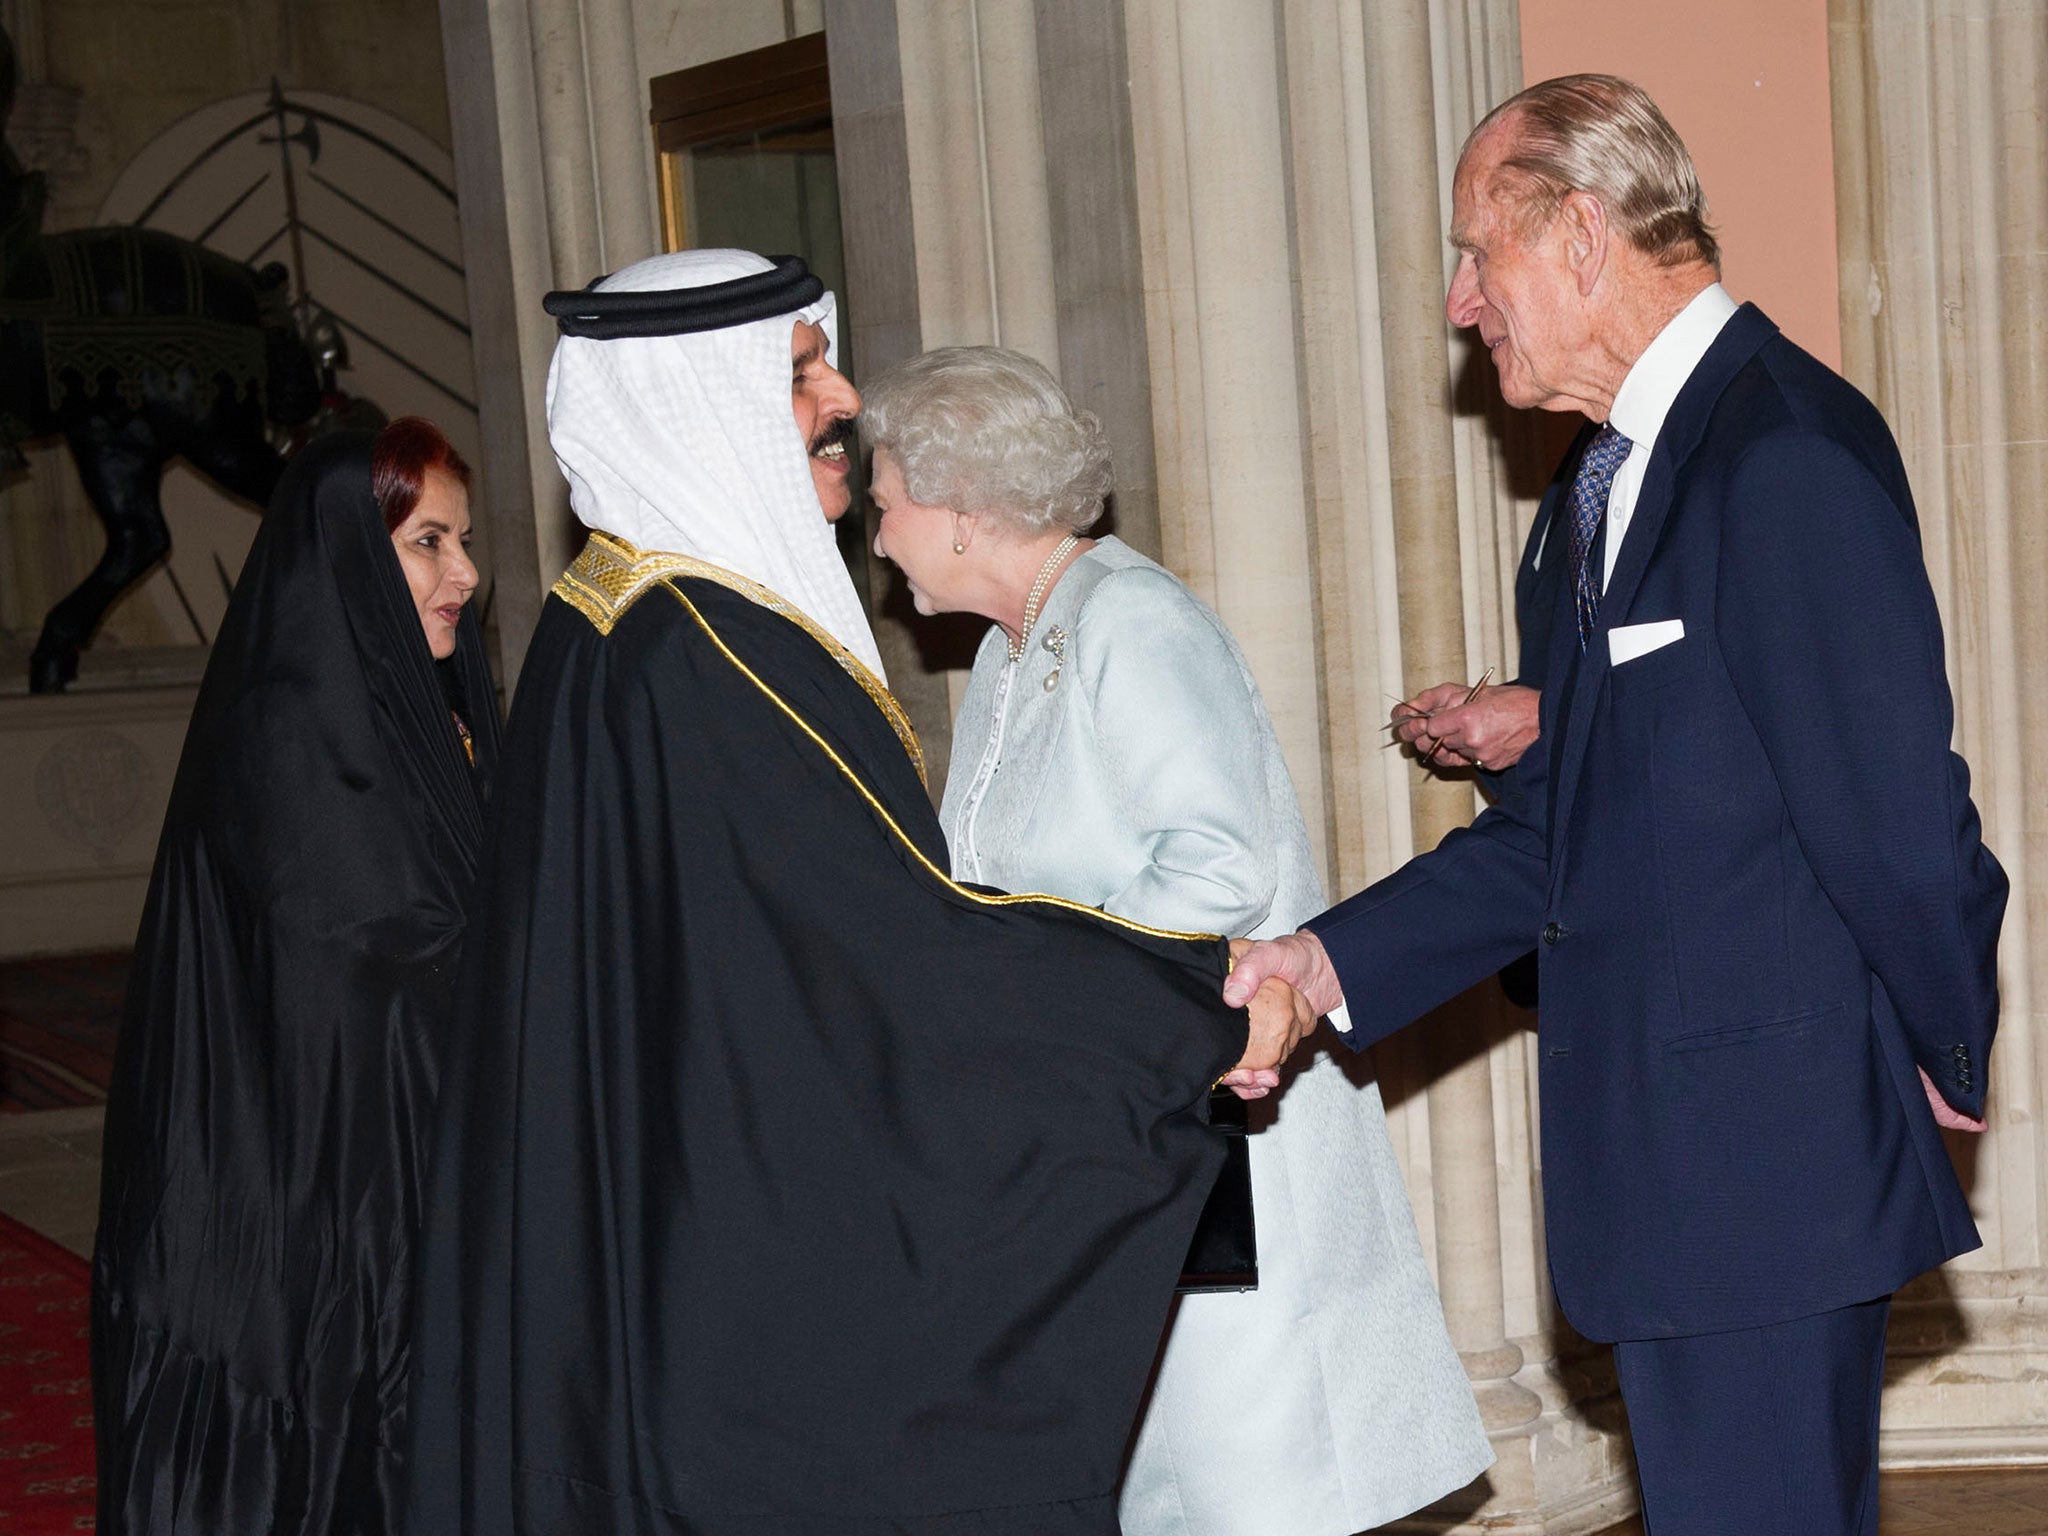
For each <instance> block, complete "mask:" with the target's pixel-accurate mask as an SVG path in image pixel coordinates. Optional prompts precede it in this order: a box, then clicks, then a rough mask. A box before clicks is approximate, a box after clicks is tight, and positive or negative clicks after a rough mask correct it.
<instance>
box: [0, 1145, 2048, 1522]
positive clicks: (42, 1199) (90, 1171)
mask: <svg viewBox="0 0 2048 1536" xmlns="http://www.w3.org/2000/svg"><path fill="white" fill-rule="evenodd" d="M103 1113H104V1111H102V1110H100V1109H98V1108H92V1109H56V1110H46V1111H43V1112H41V1113H37V1114H11V1115H0V1212H5V1213H6V1214H7V1215H9V1216H12V1217H13V1218H14V1219H15V1220H17V1221H20V1222H25V1223H26V1224H27V1225H29V1226H31V1227H34V1228H35V1229H36V1230H37V1231H39V1232H41V1233H43V1234H44V1235H45V1236H47V1237H50V1238H53V1239H55V1240H56V1241H57V1242H60V1243H62V1244H63V1245H64V1246H65V1247H67V1248H69V1249H71V1250H73V1251H74V1252H76V1253H79V1254H89V1253H90V1252H91V1251H92V1230H93V1212H94V1210H95V1209H96V1207H97V1205H98V1202H99V1165H100V1125H101V1118H102V1115H103ZM1605 1536H1643V1527H1642V1523H1641V1522H1640V1521H1638V1520H1629V1521H1625V1522H1624V1523H1622V1524H1621V1525H1618V1526H1615V1527H1614V1528H1613V1529H1612V1530H1611V1531H1609V1532H1606V1533H1605ZM1882 1536H2048V1467H2031V1468H2022V1469H2004V1468H1997V1469H1985V1470H1974V1471H1962V1472H1893V1473H1888V1474H1887V1475H1886V1476H1885V1479H1884V1515H1883V1527H1882Z"/></svg>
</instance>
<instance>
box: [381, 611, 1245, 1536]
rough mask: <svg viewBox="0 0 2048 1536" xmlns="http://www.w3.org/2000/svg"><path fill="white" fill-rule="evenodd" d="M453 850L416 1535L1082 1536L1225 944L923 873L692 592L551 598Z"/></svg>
mask: <svg viewBox="0 0 2048 1536" xmlns="http://www.w3.org/2000/svg"><path fill="white" fill-rule="evenodd" d="M1049 792H1053V793H1056V787H1054V788H1052V789H1050V790H1049ZM492 844H493V849H492V855H491V859H492V862H491V864H490V865H489V867H488V868H487V872H486V875H485V879H484V888H483V894H482V896H481V898H480V905H479V909H478V914H477V919H476V922H475V925H474V926H473V927H472V929H471V936H472V941H473V947H472V950H471V957H472V963H471V964H470V966H469V967H468V969H467V972H466V981H465V984H464V990H465V994H466V995H465V998H464V1001H463V1005H462V1009H461V1012H460V1015H459V1017H460V1021H461V1022H460V1024H459V1026H458V1029H457V1042H456V1044H455V1045H454V1047H453V1049H452V1051H451V1059H450V1061H449V1064H448V1067H447V1079H446V1092H447V1099H446V1108H447V1114H448V1119H447V1121H446V1122H445V1124H444V1133H443V1139H442V1142H441V1146H440V1151H439V1157H438V1162H437V1165H436V1172H435V1181H436V1188H435V1190H434V1192H433V1195H432V1197H431V1201H430V1213H429V1218H428V1237H427V1240H426V1241H427V1255H426V1274H425V1280H424V1282H423V1284H424V1292H423V1296H424V1315H423V1332H422V1339H421V1346H420V1355H419V1362H420V1363H419V1367H418V1370H417V1374H416V1378H415V1396H414V1410H415V1415H416V1419H415V1427H416V1439H415V1447H416V1451H415V1454H416V1457H417V1462H416V1486H415V1501H414V1509H413V1516H414V1528H415V1529H416V1530H419V1531H435V1532H455V1531H458V1530H460V1531H478V1532H483V1531H489V1532H493V1533H500V1532H512V1531H528V1530H531V1531H543V1530H544V1531H548V1532H551V1533H571V1532H582V1531H589V1532H599V1531H603V1532H612V1531H628V1530H630V1531H636V1532H638V1531H649V1532H655V1531H658V1532H678V1533H680V1532H684V1531H688V1532H700V1531H701V1532H714V1531H746V1532H767V1531H771V1530H772V1531H777V1532H794V1533H815V1536H823V1533H826V1532H835V1533H839V1532H848V1531H873V1532H881V1531H914V1532H919V1533H939V1532H948V1533H950V1532H955V1531H958V1532H967V1531H973V1532H976V1533H993V1532H1007V1531H1017V1532H1025V1531H1029V1532H1032V1533H1057V1532H1063V1531H1066V1532H1076V1533H1078V1532H1091V1533H1095V1532H1101V1533H1111V1532H1114V1530H1115V1529H1116V1526H1115V1513H1114V1510H1115V1485H1116V1481H1117V1475H1118V1467H1119V1462H1120V1459H1121V1456H1122V1452H1123V1449H1124V1444H1125V1441H1126V1439H1127V1437H1128V1434H1129V1431H1130V1427H1131V1423H1132V1420H1133V1418H1134V1416H1135V1413H1136V1410H1137V1406H1138V1402H1139V1398H1140V1394H1141V1392H1142V1389H1143V1384H1144V1381H1145V1377H1146V1373H1147V1371H1148V1369H1149V1366H1150V1363H1151V1360H1152V1357H1153V1354H1154V1352H1155V1350H1156V1348H1157V1344H1158V1340H1159V1336H1160V1332H1161V1329H1162V1327H1163V1324H1164V1321H1165V1318H1166V1313H1167V1309H1168V1305H1169V1303H1170V1300H1171V1295H1172V1290H1173V1285H1174V1280H1175V1276H1176V1274H1177V1272H1178V1269H1179V1265H1180V1261H1181V1259H1182V1257H1183V1255H1184V1254H1185V1253H1186V1251H1187V1246H1188V1240H1189V1235H1190V1233H1191V1231H1192V1229H1193V1226H1194V1223H1195V1219H1196V1216H1197V1214H1198V1213H1199V1210H1200V1208H1201V1205H1202V1203H1203V1200H1204V1198H1205V1196H1206V1194H1207V1191H1208V1189H1209V1187H1210V1185H1211V1183H1212V1182H1213V1180H1214V1177H1215V1174H1216V1171H1217V1168H1218V1167H1219V1165H1220V1161H1221V1155H1222V1153H1221V1145H1220V1142H1219V1141H1218V1139H1217V1138H1216V1137H1215V1136H1214V1135H1213V1134H1212V1133H1211V1132H1210V1131H1209V1130H1208V1129H1207V1127H1206V1126H1205V1125H1203V1124H1202V1123H1201V1119H1200V1116H1201V1106H1202V1105H1203V1103H1204V1100H1205V1097H1206V1090H1207V1088H1208V1085H1209V1083H1210V1082H1211V1081H1212V1080H1213V1079H1214V1078H1215V1077H1216V1076H1217V1075H1218V1074H1220V1073H1221V1072H1223V1071H1225V1070H1227V1069H1228V1068H1229V1066H1230V1065H1231V1063H1232V1062H1233V1061H1234V1060H1235V1059H1236V1057H1237V1056H1238V1055H1239V1054H1240V1052H1241V1051H1242V1048H1243V1044H1244V1035H1245V1030H1244V1017H1243V1014H1242V1013H1241V1012H1237V1011H1234V1010H1231V1009H1228V1008H1226V1007H1224V1006H1223V1004H1222V1003H1221V1001H1220V996H1219V992H1220V986H1221V980H1222V976H1223V973H1224V969H1225V964H1226V951H1225V948H1224V945H1223V944H1222V942H1221V941H1220V940H1218V939H1215V938H1213V937H1206V936H1166V935H1158V934H1153V933H1149V932H1146V931H1141V930H1138V929H1136V928H1134V927H1132V926H1130V925H1127V924H1122V923H1120V922H1118V921H1117V920H1115V919H1110V918H1106V917H1104V916H1103V915H1102V914H1100V913H1098V912H1094V911H1091V910H1088V909H1082V908H1077V907H1074V906H1072V905H1070V904H1066V903H1061V902H1056V901H1053V900H1050V899H1034V900H1030V901H1018V900H1015V899H1012V898H998V897H990V896H987V895H983V894H979V893H976V892H972V891H969V890H967V889H965V888H963V887H960V886H957V885H955V884H953V883H952V882H951V881H950V880H949V879H947V878H946V877H945V875H944V874H943V872H942V871H943V869H944V867H945V863H946V859H945V852H944V845H943V840H942V838H941V837H940V835H939V831H938V825H937V820H936V817H935V816H934V814H933V812H932V809H931V805H930V802H929V800H928V799H927V798H926V797H925V795H924V794H923V792H922V789H921V786H920V785H919V782H918V780H917V777H916V775H915V773H914V772H913V770H912V768H911V766H910V760H909V758H908V757H907V755H906V754H905V751H904V748H903V746H902V744H901V743H900V742H899V741H898V739H897V738H896V736H895V734H894V733H893V732H892V730H891V729H890V727H889V725H888V723H887V720H886V718H885V716H884V714H883V713H882V711H881V710H879V709H878V708H877V707H876V706H875V704H874V702H873V701H871V700H870V698H869V697H868V696H867V695H866V694H865V693H863V692H862V691H861V689H860V688H859V687H858V686H857V685H856V684H855V683H854V682H853V680H852V679H851V678H850V677H849V676H848V675H847V674H846V673H845V672H843V671H842V670H841V669H840V668H839V667H838V666H837V665H836V664H835V663H834V662H833V660H832V659H831V657H830V656H829V655H828V653H827V652H826V651H825V650H824V648H823V647H821V646H820V645H819V644H818V642H817V641H815V640H813V639H812V638H811V637H810V636H809V635H807V634H805V633H804V632H803V631H802V630H800V629H798V628H797V627H796V626H795V625H793V624H791V623H790V622H788V621H787V620H785V619H782V618H780V617H777V616H776V615H775V614H773V613H772V612H770V611H768V610H767V609H764V608H761V607H758V606H756V605H755V604H753V603H750V602H748V601H746V600H745V599H742V598H740V597H738V596H736V595H735V594H732V593H729V592H727V591H725V590H724V589H722V588H720V587H717V586H715V585H712V584H710V583H707V582H702V581H693V580H685V581H680V582H676V583H674V584H672V585H670V586H666V587H662V588H657V589H656V590H654V591H652V592H650V593H648V594H646V595H645V596H643V597H642V598H641V599H640V600H639V602H638V603H637V604H636V605H635V606H634V607H633V608H631V609H630V610H629V611H628V612H627V613H626V614H625V615H624V616H623V617H622V618H621V619H620V620H619V622H618V625H617V627H616V628H615V629H614V630H613V631H612V632H611V633H610V634H609V635H601V634H599V632H598V631H597V629H596V628H595V627H593V625H592V624H591V622H590V621H589V620H588V619H586V618H585V617H583V616H582V615H581V614H579V613H577V612H576V611H574V610H572V609H571V608H569V607H568V606H566V605H564V604H563V603H561V602H560V601H559V600H557V601H553V602H551V603H550V604H549V608H548V611H547V613H546V614H545V615H544V617H543V621H542V624H541V626H540V628H539V630H538V632H537V634H536V637H535V643H534V646H533V649H532V651H531V653H530V654H529V658H528V661H527V664H526V670H525V673H524V676H523V678H522V681H521V691H520V697H519V701H518V706H517V707H516V708H515V710H514V714H513V720H512V724H511V727H510V734H509V737H508V740H507V742H506V748H505V754H504V758H503V760H502V762H501V765H500V769H499V777H498V783H497V789H496V801H495V830H494V837H493V839H492Z"/></svg>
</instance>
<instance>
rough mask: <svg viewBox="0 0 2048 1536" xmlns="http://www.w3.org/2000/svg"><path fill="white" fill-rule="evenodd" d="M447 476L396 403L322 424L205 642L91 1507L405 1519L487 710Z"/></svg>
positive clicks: (153, 955)
mask: <svg viewBox="0 0 2048 1536" xmlns="http://www.w3.org/2000/svg"><path fill="white" fill-rule="evenodd" d="M373 452H374V471H375V473H374V477H373ZM467 479H468V470H467V468H466V467H465V466H464V465H463V464H462V461H461V459H460V458H458V457H457V456H456V455H455V454H454V452H453V450H452V449H450V448H449V447H448V445H447V442H446V440H445V439H444V438H442V437H441V436H440V434H439V432H438V431H436V430H435V429H434V428H433V427H432V426H430V425H429V424H427V423H424V422H420V421H417V420H412V419H406V420H401V421H398V422H394V423H393V424H392V425H391V426H390V427H387V428H386V429H385V430H384V432H383V433H382V434H380V435H379V436H378V437H377V438H376V439H375V442H374V445H373V442H372V439H371V438H370V437H368V436H367V435H363V434H350V435H348V436H346V437H340V436H338V437H334V438H327V439H323V440H321V441H320V442H318V443H316V444H314V445H313V446H311V447H309V448H308V449H307V450H306V451H305V452H304V453H303V454H302V455H301V456H300V458H299V459H298V461H297V462H296V463H295V464H294V465H293V467H292V469H291V470H290V472H289V473H288V474H287V475H286V476H285V479H284V482H283V484H282V485H280V486H279V488H278V492H277V496H276V499H275V502H274V504H273V505H272V507H271V510H270V513H269V515H268V517H266V518H265V519H264V522H263V526H262V529H261V531H260V532H259V533H258V535H257V537H256V542H255V545H254V547H253V548H252V549H251V551H250V554H249V559H248V562H247V564H246V565H245V566H244V568H243V572H242V576H241V580H240V581H239V583H238V584H237V586H236V589H235V594H234V599H233V601H232V602H231V603H230V605H229V608H228V613H227V618H226V620H225V621H224V623H223V624H222V627H221V632H220V636H219V639H218V640H217V641H216V642H215V645H214V649H213V656H212V659H211V660H210V661H209V662H208V664H207V669H206V678H205V682H204V683H203V684H202V686H201V688H200V691H199V700H198V704H197V707H196V708H195V709H194V711H193V716H192V723H191V728H190V730H189V732H188V733H187V735H186V739H185V751H184V756H183V758H182V760H181V761H180V763H179V766H178V776H177V781H176V784H175V786H174V788H173V790H172V794H171V803H170V809H169V811H168V813H167V814H166V817H165V821H164V830H163V838H162V841H161V843H160V844H159V846H158V849H157V859H156V870H155V873H154V875H153V877H152V879H151V882H150V892H149V902H148V906H147V908H146V910H145V912H144V914H143V919H142V928H141V932H140V934H139V935H138V938H137V942H136V950H135V964H134V970H133V972H132V976H133V980H132V982H131V985H130V993H129V998H128V1009H127V1014H126V1018H125V1020H124V1022H123V1025H122V1030H121V1037H120V1043H119V1046H118V1048H117V1051H116V1055H115V1067H114V1082H113V1089H112V1092H111V1094H110V1096H109V1100H108V1105H107V1121H106V1125H107V1128H106V1148H105V1162H104V1171H103V1175H102V1186H101V1204H100V1226H99V1238H98V1243H97V1245H96V1249H95V1252H94V1255H93V1295H92V1305H93V1311H92V1324H93V1328H92V1335H93V1337H92V1343H93V1383H92V1385H93V1405H94V1414H95V1418H96V1422H97V1437H98V1445H99V1530H100V1531H101V1532H102V1533H103V1536H139V1533H152V1536H154V1533H172V1532H176V1533H181V1536H182V1533H187V1532H190V1533H194V1536H196V1533H200V1532H206V1533H251V1536H254V1533H273V1532H274V1533H341V1532H346V1533H349V1536H382V1533H386V1532H390V1531H394V1530H396V1529H399V1528H400V1522H401V1520H402V1513H403V1489H402V1487H401V1473H402V1461H401V1456H402V1452H403V1448H404V1445H405V1435H404V1422H403V1418H404V1409H405V1384H406V1370H407V1365H408V1361H409V1355H410V1347H411V1338H410V1334H411V1322H412V1268H413V1263H412V1251H413V1244H414V1239H415V1236H416V1234H417V1231H418V1223H419V1208H420V1191H421V1184H422V1177H423V1163H424V1160H425V1156H426V1150H427V1144H428V1127H429V1122H430V1120H431V1117H432V1110H433V1104H434V1096H435V1088H436V1080H437V1075H438V1067H439V1061H440V1055H441V1046H442V1037H443V1033H444V1031H445V1029H446V1026H447V1020H448V1018H449V1013H450V1004H451V1001H452V989H453V984H454V978H455V968H454V961H455V951H456V949H457V945H458V941H459V939H460V937H461V934H462V926H463V920H464V916H465V904H466V901H467V898H468V894H469V885H470V882H471V879H472V876H473V874H474V870H475V865H476V859H477V853H478V847H479V842H480V840H481V837H482V814H481V811H482V800H483V794H484V789H485V786H486V784H487V782H488V779H489V775H490V771H491V768H492V765H493V763H494V761H495V757H496V749H497V740H498V728H497V713H496V704H495V699H494V696H493V692H492V688H491V682H490V677H489V674H488V672H487V671H486V668H485V665H484V659H483V652H482V644H481V637H480V635H479V632H478V628H477V621H476V618H475V616H474V613H473V612H472V611H470V610H469V609H468V608H467V607H466V604H467V602H468V598H469V596H470V594H471V593H472V592H473V591H474V589H475V585H476V571H475V567H474V566H472V565H471V564H470V563H469V560H468V556H467V555H466V553H464V551H463V547H462V546H463V544H464V542H465V540H466V536H467V533H468V524H469V516H468V493H467ZM373 484H374V488H373Z"/></svg>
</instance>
